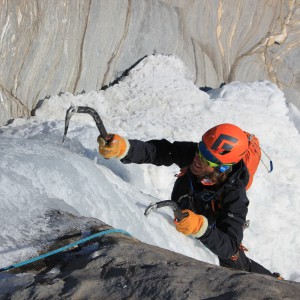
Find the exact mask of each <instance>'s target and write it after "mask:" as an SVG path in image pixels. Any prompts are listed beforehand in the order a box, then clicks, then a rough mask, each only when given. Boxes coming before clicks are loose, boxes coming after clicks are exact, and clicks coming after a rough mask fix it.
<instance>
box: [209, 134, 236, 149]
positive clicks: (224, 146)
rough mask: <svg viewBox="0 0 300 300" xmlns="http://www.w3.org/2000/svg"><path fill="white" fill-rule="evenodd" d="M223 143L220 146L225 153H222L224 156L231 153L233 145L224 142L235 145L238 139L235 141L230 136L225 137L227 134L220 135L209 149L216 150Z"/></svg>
mask: <svg viewBox="0 0 300 300" xmlns="http://www.w3.org/2000/svg"><path fill="white" fill-rule="evenodd" d="M223 141H224V144H223V145H222V149H223V150H224V151H225V153H223V154H226V153H228V152H229V151H231V149H232V148H233V145H230V144H228V143H226V141H229V142H231V143H233V144H235V143H236V142H237V141H238V139H236V138H234V137H232V136H230V135H227V134H220V135H219V137H218V138H217V140H216V141H215V142H214V143H213V145H212V146H211V149H212V150H217V149H218V148H219V146H220V145H221V144H222V142H223Z"/></svg>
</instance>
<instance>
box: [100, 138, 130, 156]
mask: <svg viewBox="0 0 300 300" xmlns="http://www.w3.org/2000/svg"><path fill="white" fill-rule="evenodd" d="M97 142H98V144H99V153H100V154H101V155H102V156H103V157H104V158H106V159H110V158H117V159H122V158H124V157H125V156H126V155H127V153H128V150H129V147H130V145H129V142H128V140H127V139H125V138H123V137H121V136H119V135H118V134H114V135H113V138H112V140H110V142H109V144H106V141H105V140H104V139H103V138H102V137H101V136H100V135H99V136H98V138H97Z"/></svg>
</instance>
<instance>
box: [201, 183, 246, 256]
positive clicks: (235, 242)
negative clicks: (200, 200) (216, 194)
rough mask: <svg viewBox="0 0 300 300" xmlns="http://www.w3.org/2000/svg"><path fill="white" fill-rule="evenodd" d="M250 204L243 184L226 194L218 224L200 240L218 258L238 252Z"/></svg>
mask: <svg viewBox="0 0 300 300" xmlns="http://www.w3.org/2000/svg"><path fill="white" fill-rule="evenodd" d="M248 204H249V200H248V198H247V196H246V190H245V187H244V185H243V184H241V183H240V184H238V183H237V184H234V185H233V186H232V187H231V188H230V189H229V190H228V191H226V192H225V194H224V196H223V200H222V203H221V206H222V207H221V210H220V211H221V213H220V214H219V215H218V216H217V218H216V224H215V225H213V226H209V227H208V229H207V231H206V232H205V234H204V235H203V236H202V237H201V238H200V241H201V242H202V243H203V244H204V245H205V246H206V247H207V248H208V249H210V250H211V251H212V252H213V253H215V254H216V255H217V256H218V257H220V258H230V257H231V256H232V255H235V254H236V252H237V251H238V249H239V246H240V244H241V242H242V240H243V225H244V224H245V221H246V215H247V212H248Z"/></svg>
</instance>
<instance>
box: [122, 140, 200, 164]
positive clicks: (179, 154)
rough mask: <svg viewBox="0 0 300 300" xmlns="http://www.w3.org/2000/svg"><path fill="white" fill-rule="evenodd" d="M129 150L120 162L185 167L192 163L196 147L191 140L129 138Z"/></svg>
mask: <svg viewBox="0 0 300 300" xmlns="http://www.w3.org/2000/svg"><path fill="white" fill-rule="evenodd" d="M129 144H130V148H129V151H128V153H127V155H126V157H124V158H123V159H122V160H121V162H122V163H124V164H129V163H136V164H144V163H148V164H153V165H156V166H170V165H172V164H176V165H178V166H179V167H181V168H182V167H185V166H188V165H190V164H191V163H192V161H193V159H194V155H195V152H196V149H197V144H196V143H193V142H173V143H171V142H169V141H167V140H165V139H163V140H151V141H148V142H143V141H139V140H129Z"/></svg>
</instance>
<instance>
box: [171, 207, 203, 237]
mask: <svg viewBox="0 0 300 300" xmlns="http://www.w3.org/2000/svg"><path fill="white" fill-rule="evenodd" d="M182 212H183V213H184V212H187V213H188V214H189V215H188V216H187V217H186V218H184V219H182V220H181V221H180V222H178V221H176V220H175V221H174V223H175V225H176V229H177V231H179V232H181V233H183V234H185V235H192V236H194V237H195V238H199V237H201V236H202V235H203V234H204V233H205V231H206V229H207V227H208V221H207V219H206V218H205V217H204V216H202V215H197V214H195V213H194V212H192V211H191V210H189V209H184V210H183V211H182Z"/></svg>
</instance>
